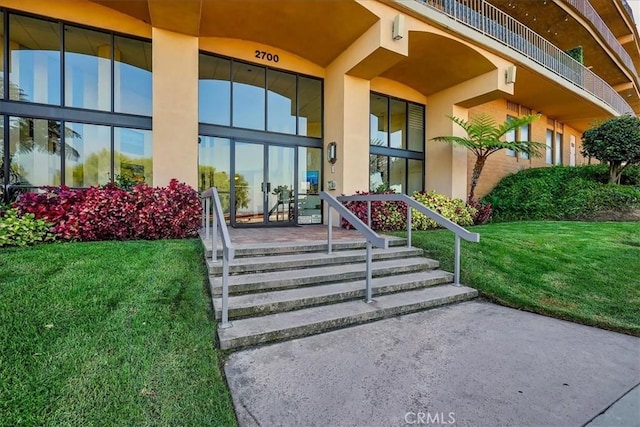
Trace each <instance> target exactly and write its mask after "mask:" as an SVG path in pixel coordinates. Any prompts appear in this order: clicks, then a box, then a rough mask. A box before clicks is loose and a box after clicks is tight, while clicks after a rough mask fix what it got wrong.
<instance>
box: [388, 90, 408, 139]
mask: <svg viewBox="0 0 640 427" xmlns="http://www.w3.org/2000/svg"><path fill="white" fill-rule="evenodd" d="M389 105H390V109H391V141H390V142H391V148H404V149H406V148H407V143H406V140H405V137H406V135H407V103H406V102H404V101H399V100H397V99H392V100H391V101H390V103H389Z"/></svg>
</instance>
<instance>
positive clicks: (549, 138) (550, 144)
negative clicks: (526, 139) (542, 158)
mask: <svg viewBox="0 0 640 427" xmlns="http://www.w3.org/2000/svg"><path fill="white" fill-rule="evenodd" d="M546 145H547V151H546V162H547V164H548V165H550V164H552V163H553V131H552V130H551V129H547V140H546Z"/></svg>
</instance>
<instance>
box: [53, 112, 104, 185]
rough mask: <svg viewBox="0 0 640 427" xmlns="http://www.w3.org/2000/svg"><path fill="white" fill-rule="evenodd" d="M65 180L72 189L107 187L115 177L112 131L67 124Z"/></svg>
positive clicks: (99, 127) (97, 127)
mask: <svg viewBox="0 0 640 427" xmlns="http://www.w3.org/2000/svg"><path fill="white" fill-rule="evenodd" d="M65 143H66V145H65V150H66V151H65V154H66V155H65V168H64V169H65V178H64V183H65V184H66V185H68V186H70V187H91V186H94V185H104V184H106V183H108V182H109V180H110V178H111V128H110V127H109V126H98V125H89V124H84V123H69V122H67V123H66V130H65Z"/></svg>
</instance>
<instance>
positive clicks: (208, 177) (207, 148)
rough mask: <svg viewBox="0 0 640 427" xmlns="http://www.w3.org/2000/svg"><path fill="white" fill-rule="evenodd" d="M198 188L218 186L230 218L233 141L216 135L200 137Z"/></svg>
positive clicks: (201, 189) (225, 210)
mask: <svg viewBox="0 0 640 427" xmlns="http://www.w3.org/2000/svg"><path fill="white" fill-rule="evenodd" d="M198 143H199V145H198V190H199V191H204V190H208V189H209V188H211V187H216V188H217V189H218V193H219V195H220V201H221V202H222V210H223V211H224V214H225V217H226V218H227V220H228V219H229V206H230V202H229V191H230V188H231V179H230V177H231V141H230V140H228V139H226V138H217V137H214V136H200V137H199V138H198Z"/></svg>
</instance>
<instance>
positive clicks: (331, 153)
mask: <svg viewBox="0 0 640 427" xmlns="http://www.w3.org/2000/svg"><path fill="white" fill-rule="evenodd" d="M337 151H338V149H337V144H336V143H335V142H330V143H329V145H328V146H327V161H328V162H329V163H331V164H334V163H335V162H336V160H338V153H337Z"/></svg>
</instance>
